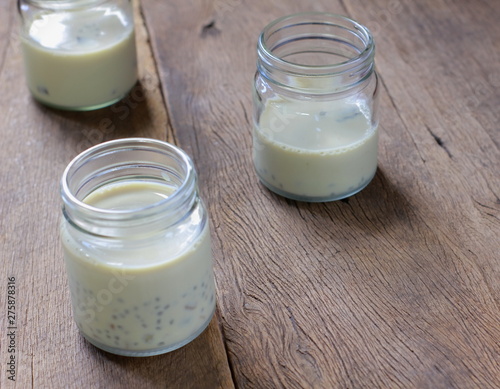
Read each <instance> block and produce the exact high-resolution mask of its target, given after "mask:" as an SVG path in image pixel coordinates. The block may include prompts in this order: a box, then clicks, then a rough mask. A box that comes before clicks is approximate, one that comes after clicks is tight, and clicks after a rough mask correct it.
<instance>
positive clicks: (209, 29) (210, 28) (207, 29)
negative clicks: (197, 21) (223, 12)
mask: <svg viewBox="0 0 500 389" xmlns="http://www.w3.org/2000/svg"><path fill="white" fill-rule="evenodd" d="M219 33H220V30H219V29H218V28H217V27H216V26H215V20H211V21H210V22H208V23H206V24H204V25H203V26H202V28H201V33H200V35H201V37H202V38H205V37H207V36H215V35H218V34H219Z"/></svg>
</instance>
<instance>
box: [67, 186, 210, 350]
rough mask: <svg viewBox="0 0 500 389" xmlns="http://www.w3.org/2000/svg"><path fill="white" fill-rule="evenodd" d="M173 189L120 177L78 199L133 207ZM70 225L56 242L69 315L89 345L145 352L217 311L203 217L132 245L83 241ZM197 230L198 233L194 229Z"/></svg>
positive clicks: (174, 342) (184, 335)
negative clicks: (76, 239)
mask: <svg viewBox="0 0 500 389" xmlns="http://www.w3.org/2000/svg"><path fill="white" fill-rule="evenodd" d="M173 191H174V189H172V188H171V187H169V186H167V185H164V184H161V183H157V182H147V181H124V182H117V183H110V184H106V185H104V186H103V187H101V188H98V189H97V190H95V191H94V192H92V193H91V194H90V195H88V196H87V197H86V198H85V199H84V203H86V204H89V205H91V206H93V207H97V208H101V209H108V210H109V209H114V210H127V209H135V208H137V207H144V206H147V205H150V204H154V203H157V202H158V201H161V200H163V199H165V198H168V197H169V196H170V195H171V194H172V193H173ZM69 228H71V227H70V226H68V225H67V224H63V227H62V241H63V246H64V251H65V260H66V266H67V271H68V277H69V284H70V290H71V298H72V303H73V310H74V316H75V319H76V322H77V325H78V327H79V329H80V331H81V332H82V334H83V335H84V336H85V337H86V338H87V339H88V340H89V341H90V342H91V343H93V344H94V345H96V346H98V347H100V348H102V349H104V350H108V351H111V352H113V351H114V350H115V349H118V350H127V351H128V352H131V353H136V354H137V355H141V352H142V351H144V350H146V351H147V354H146V353H145V355H150V354H151V350H153V352H154V349H155V348H157V349H158V350H161V349H165V348H170V347H171V348H177V347H180V346H181V345H183V344H186V343H188V342H189V341H191V340H192V339H194V338H195V337H196V336H198V335H199V334H200V333H201V332H202V331H203V330H204V329H205V328H206V327H207V325H208V323H209V322H210V319H211V317H212V315H213V313H214V309H215V295H214V293H215V291H214V281H213V271H212V252H211V247H210V238H209V229H208V223H205V225H202V226H200V225H191V226H190V225H188V226H185V225H184V226H182V228H181V229H180V230H178V231H177V232H176V233H175V234H173V233H171V232H169V233H166V234H165V236H164V237H163V238H162V239H155V240H154V242H155V244H153V245H150V244H147V245H141V244H140V243H139V244H134V245H131V246H130V247H121V245H124V244H126V243H123V241H120V240H119V239H116V240H115V242H113V240H110V241H109V244H108V245H104V246H103V245H98V244H88V245H87V247H82V245H81V244H75V242H74V240H73V236H74V234H72V233H70V232H69V230H68V229H69ZM198 228H202V233H201V234H193V229H198ZM193 236H196V238H195V240H194V241H193V238H192V237H193ZM145 238H146V240H147V237H145ZM120 242H121V243H120Z"/></svg>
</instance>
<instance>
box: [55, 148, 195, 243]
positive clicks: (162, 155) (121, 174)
mask: <svg viewBox="0 0 500 389" xmlns="http://www.w3.org/2000/svg"><path fill="white" fill-rule="evenodd" d="M122 181H123V182H126V181H135V182H137V181H139V182H141V181H143V182H145V183H159V184H164V185H167V186H169V187H170V188H171V189H172V193H171V194H170V195H169V196H168V197H167V198H165V199H162V200H160V201H158V202H155V203H153V204H147V205H144V206H138V207H136V208H132V209H129V208H127V209H106V208H96V207H94V206H91V205H89V204H86V203H85V202H84V200H85V198H86V197H87V196H88V195H89V194H90V193H92V192H94V191H95V190H97V189H99V188H102V187H104V186H106V185H108V184H115V183H120V182H122ZM61 196H62V200H63V214H64V217H65V218H66V220H67V221H68V222H69V223H70V224H71V225H73V227H75V228H77V229H79V230H81V231H83V232H85V233H90V234H94V235H99V236H102V237H110V238H113V237H120V238H123V237H131V238H134V237H138V236H142V235H144V234H146V235H148V234H151V233H154V232H157V231H162V230H165V229H167V228H169V227H171V226H173V225H175V224H176V223H178V222H179V221H181V220H182V219H183V218H185V217H186V215H188V214H189V213H190V212H191V210H192V209H193V207H194V206H195V205H196V204H197V203H198V201H199V197H198V186H197V175H196V171H195V170H194V167H193V163H192V161H191V159H190V158H189V157H188V156H187V155H186V154H185V153H184V152H183V151H182V150H180V149H178V148H177V147H175V146H173V145H171V144H169V143H166V142H162V141H158V140H153V139H146V138H127V139H119V140H113V141H109V142H105V143H101V144H99V145H97V146H94V147H92V148H90V149H88V150H86V151H84V152H83V153H81V154H80V155H78V156H77V157H76V158H75V159H73V161H71V162H70V164H69V165H68V166H67V167H66V170H65V171H64V173H63V176H62V179H61Z"/></svg>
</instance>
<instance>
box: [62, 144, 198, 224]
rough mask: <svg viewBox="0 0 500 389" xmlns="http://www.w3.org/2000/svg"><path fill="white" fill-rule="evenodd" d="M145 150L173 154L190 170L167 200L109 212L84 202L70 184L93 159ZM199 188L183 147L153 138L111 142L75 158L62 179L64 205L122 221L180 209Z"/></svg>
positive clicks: (88, 150) (192, 166) (192, 167)
mask: <svg viewBox="0 0 500 389" xmlns="http://www.w3.org/2000/svg"><path fill="white" fill-rule="evenodd" d="M141 146H142V147H148V146H155V147H157V148H158V149H159V150H160V151H170V152H172V153H174V154H175V155H176V156H177V157H179V158H180V160H181V163H182V164H183V165H184V166H185V167H186V172H185V174H184V177H183V179H182V182H181V184H180V185H179V186H178V187H176V188H175V190H174V191H173V192H172V194H171V195H169V196H168V197H167V198H164V199H162V200H160V201H157V202H155V203H152V204H148V205H145V206H143V207H137V208H131V209H106V208H99V207H95V206H92V205H89V204H87V203H85V202H84V201H82V200H80V199H79V198H78V197H77V196H76V194H75V193H73V190H72V189H71V188H70V184H69V180H70V179H71V174H72V173H75V172H76V171H77V170H78V169H79V166H80V165H82V164H84V163H85V162H87V161H91V160H92V159H93V158H99V157H102V156H105V155H106V154H110V153H112V152H117V151H119V150H122V151H126V150H128V149H130V148H134V147H138V148H140V147H141ZM131 162H133V161H131ZM195 185H196V172H195V170H194V165H193V162H192V160H191V158H189V156H188V155H187V154H186V153H185V152H184V151H183V150H182V149H180V148H179V147H177V146H175V145H172V144H170V143H168V142H165V141H161V140H157V139H151V138H139V137H137V138H122V139H115V140H110V141H107V142H103V143H100V144H98V145H95V146H93V147H90V148H88V149H87V150H85V151H83V152H82V153H80V154H78V155H77V156H76V157H75V158H73V160H72V161H71V162H70V163H69V164H68V165H67V166H66V168H65V170H64V172H63V175H62V178H61V194H62V199H63V202H64V204H65V205H67V206H70V207H71V208H72V209H78V210H80V211H82V212H86V213H90V214H93V215H95V216H98V217H100V218H110V219H115V218H116V219H122V218H127V217H133V216H136V215H137V214H140V213H143V212H146V213H147V215H146V217H147V216H148V215H151V214H154V213H155V212H154V211H159V210H163V209H164V208H167V209H168V208H170V207H173V208H176V207H177V206H178V205H179V204H180V203H183V202H184V198H185V194H186V192H189V191H192V189H193V187H194V186H195Z"/></svg>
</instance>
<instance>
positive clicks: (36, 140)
mask: <svg viewBox="0 0 500 389" xmlns="http://www.w3.org/2000/svg"><path fill="white" fill-rule="evenodd" d="M136 6H137V10H136V11H137V19H136V22H137V42H138V50H139V66H140V82H139V84H138V86H137V87H136V88H135V89H134V90H133V91H132V92H131V94H130V95H129V96H128V97H127V98H126V99H124V100H123V101H121V102H119V103H117V104H115V105H114V106H112V107H109V108H106V109H102V110H98V111H93V112H86V113H74V112H63V111H57V110H52V109H48V108H46V107H43V106H41V105H39V104H37V103H35V102H34V101H33V100H32V99H31V97H30V95H29V93H28V91H27V88H26V86H25V80H24V75H23V64H22V58H21V53H20V50H19V48H18V36H17V28H16V27H17V26H16V24H15V23H14V22H13V21H15V20H16V19H15V18H16V14H15V13H16V9H15V2H14V1H9V2H2V3H1V4H0V85H1V88H2V93H1V94H0V129H1V131H2V140H1V143H0V194H1V201H0V204H1V218H0V253H1V263H0V275H1V288H2V292H1V293H0V306H1V307H2V309H0V323H1V324H0V328H1V334H0V339H1V342H0V361H1V365H2V369H0V387H1V388H21V389H26V388H106V389H108V388H137V387H145V388H164V387H172V388H207V387H210V388H231V387H232V379H231V375H230V370H229V367H228V362H227V357H226V353H225V348H224V343H223V341H222V336H221V331H220V328H219V325H218V320H217V318H214V320H213V321H212V323H211V324H210V326H209V328H208V329H207V331H205V332H204V333H203V334H202V335H201V336H200V337H199V338H198V339H196V340H195V341H194V342H193V343H191V344H189V345H188V346H186V347H184V348H182V349H181V350H178V351H175V352H173V353H170V354H167V355H163V356H157V357H150V358H124V357H118V356H113V355H110V354H107V353H104V352H101V351H99V350H97V349H96V348H94V347H93V346H91V345H89V344H88V343H87V342H86V341H84V340H83V338H82V337H81V336H80V335H79V334H78V332H77V328H76V325H75V324H74V322H73V318H72V315H71V310H70V301H69V290H68V286H67V282H66V274H65V269H64V262H63V258H62V250H61V247H60V242H59V237H58V222H59V218H60V197H59V180H60V177H61V175H62V172H63V170H64V168H65V166H66V165H67V163H68V162H69V161H70V160H71V159H72V158H73V157H75V156H76V155H77V154H78V153H79V152H80V151H83V150H84V149H86V148H88V147H90V146H93V145H95V144H98V143H100V142H103V141H105V140H110V139H115V138H121V137H129V136H144V137H151V138H158V139H164V140H165V139H167V140H169V141H171V142H175V139H174V137H173V132H172V131H171V128H170V125H169V119H168V115H167V112H166V109H165V105H164V102H163V98H162V93H161V89H160V86H159V79H158V74H157V70H156V66H155V61H154V59H153V57H152V54H151V49H150V47H149V45H148V34H147V31H146V29H145V26H144V24H143V19H142V17H141V15H140V13H139V12H138V11H139V9H138V3H136ZM7 276H14V277H15V278H16V287H17V295H16V297H17V305H16V310H17V327H18V329H17V332H16V358H17V359H16V360H17V375H16V379H17V380H16V382H11V381H9V380H8V379H7V373H6V370H7V368H6V366H7V361H8V358H9V354H10V353H8V352H7V347H6V345H7V341H8V338H7V329H6V328H7V317H6V314H7V311H6V306H7V305H6V294H5V291H6V290H7Z"/></svg>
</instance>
